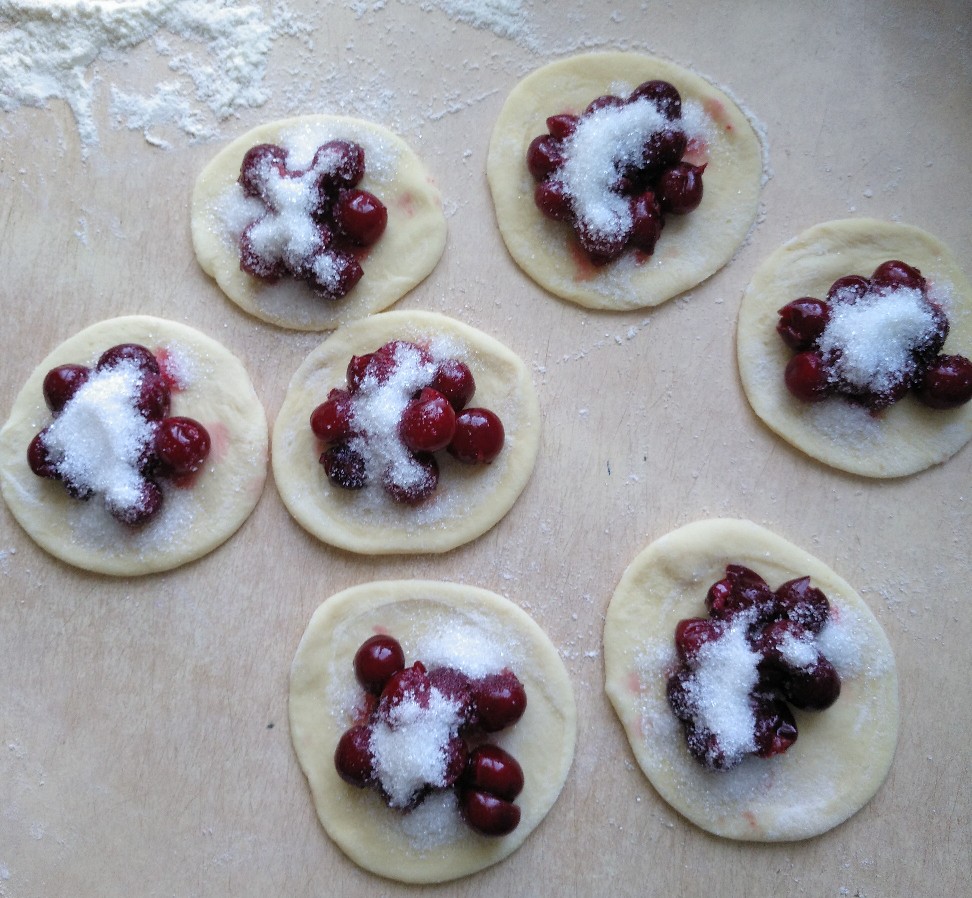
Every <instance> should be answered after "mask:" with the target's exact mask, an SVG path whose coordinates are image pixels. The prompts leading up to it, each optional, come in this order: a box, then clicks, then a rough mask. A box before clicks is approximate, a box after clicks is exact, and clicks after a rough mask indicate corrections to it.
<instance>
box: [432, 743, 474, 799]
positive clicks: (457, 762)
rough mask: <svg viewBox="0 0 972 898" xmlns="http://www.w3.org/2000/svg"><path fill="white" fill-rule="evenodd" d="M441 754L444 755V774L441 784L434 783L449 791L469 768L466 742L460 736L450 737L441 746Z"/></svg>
mask: <svg viewBox="0 0 972 898" xmlns="http://www.w3.org/2000/svg"><path fill="white" fill-rule="evenodd" d="M442 752H443V754H444V755H445V774H444V775H443V777H442V782H441V783H436V785H437V786H440V787H441V788H445V789H449V788H451V787H452V786H454V785H455V784H456V783H457V782H459V780H460V779H461V778H462V775H463V774H464V773H465V772H466V768H467V767H468V766H469V749H468V748H467V747H466V740H465V739H463V738H462V736H452V737H450V739H449V741H448V742H447V743H446V744H445V745H444V746H443V748H442Z"/></svg>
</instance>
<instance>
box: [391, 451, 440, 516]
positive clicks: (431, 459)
mask: <svg viewBox="0 0 972 898" xmlns="http://www.w3.org/2000/svg"><path fill="white" fill-rule="evenodd" d="M412 461H413V462H414V463H415V465H416V466H417V467H418V468H419V470H420V476H418V477H413V478H411V479H410V480H409V481H408V482H407V483H402V482H400V481H399V480H397V479H396V478H395V475H394V469H393V468H391V467H389V468H387V469H386V470H385V473H384V475H383V477H382V481H381V485H382V486H383V487H384V488H385V492H387V493H388V494H389V495H390V496H391V497H392V498H393V499H394V500H395V501H396V502H403V503H404V504H405V505H418V504H419V503H420V502H424V501H425V500H426V499H428V498H429V496H431V495H432V493H434V492H435V489H436V487H437V486H438V485H439V463H438V462H437V461H436V460H435V456H434V455H432V454H431V453H429V452H418V453H416V454H415V455H413V456H412Z"/></svg>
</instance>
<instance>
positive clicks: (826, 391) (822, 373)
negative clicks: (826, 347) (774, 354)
mask: <svg viewBox="0 0 972 898" xmlns="http://www.w3.org/2000/svg"><path fill="white" fill-rule="evenodd" d="M783 379H784V380H785V382H786V387H787V389H788V390H789V391H790V392H791V393H792V394H793V395H794V396H796V398H797V399H802V400H803V401H804V402H820V401H821V400H823V399H826V398H827V396H829V395H830V393H831V392H832V389H831V384H830V376H829V373H828V370H827V365H826V363H825V362H824V360H823V357H822V356H821V355H820V353H819V352H811V351H807V352H801V353H798V354H797V355H795V356H793V358H792V359H790V361H789V362H788V363H787V366H786V370H785V371H784V372H783Z"/></svg>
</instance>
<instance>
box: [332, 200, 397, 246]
mask: <svg viewBox="0 0 972 898" xmlns="http://www.w3.org/2000/svg"><path fill="white" fill-rule="evenodd" d="M333 215H334V223H335V225H337V228H338V231H340V233H341V234H343V235H344V236H345V237H347V238H348V240H350V241H351V242H352V243H354V244H356V245H357V246H371V245H372V244H373V243H376V242H377V241H378V238H379V237H381V235H382V234H383V233H384V232H385V225H387V224H388V210H387V209H386V208H385V206H384V204H383V203H382V201H381V200H380V199H378V197H376V196H375V195H374V194H373V193H369V192H368V191H367V190H357V189H353V190H342V191H341V192H340V193H339V194H338V199H337V202H336V203H335V204H334V210H333Z"/></svg>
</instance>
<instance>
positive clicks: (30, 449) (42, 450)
mask: <svg viewBox="0 0 972 898" xmlns="http://www.w3.org/2000/svg"><path fill="white" fill-rule="evenodd" d="M45 430H46V428H45ZM44 432H45V431H44V430H42V431H41V432H40V433H38V434H37V435H36V436H35V437H34V438H33V439H32V440H31V441H30V443H29V444H28V445H27V464H28V465H29V466H30V469H31V471H33V472H34V473H35V474H36V475H37V476H38V477H46V478H47V479H49V480H60V479H61V474H60V472H59V471H58V470H57V464H56V463H55V462H54V460H53V459H52V458H51V454H50V453H49V452H48V451H47V446H45V445H44Z"/></svg>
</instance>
